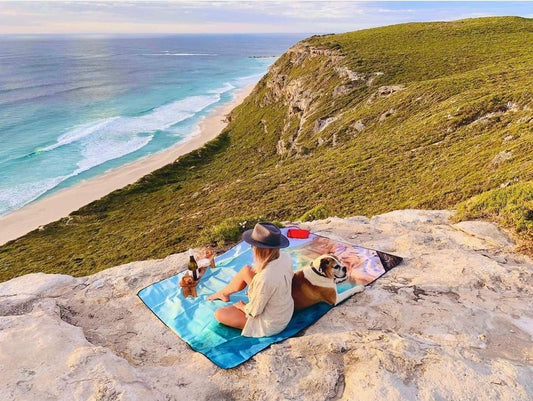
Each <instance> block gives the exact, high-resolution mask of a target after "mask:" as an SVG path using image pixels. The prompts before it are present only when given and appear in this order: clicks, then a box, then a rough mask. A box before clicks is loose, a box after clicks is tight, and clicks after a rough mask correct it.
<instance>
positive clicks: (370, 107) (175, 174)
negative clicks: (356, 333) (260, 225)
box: [0, 17, 533, 280]
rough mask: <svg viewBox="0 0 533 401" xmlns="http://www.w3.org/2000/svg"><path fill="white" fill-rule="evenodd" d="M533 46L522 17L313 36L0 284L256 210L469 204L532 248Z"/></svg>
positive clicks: (118, 256) (212, 235) (530, 25)
mask: <svg viewBox="0 0 533 401" xmlns="http://www.w3.org/2000/svg"><path fill="white" fill-rule="evenodd" d="M531 49H533V20H532V19H524V18H515V17H502V18H482V19H472V20H461V21H455V22H446V23H416V24H404V25H396V26H390V27H384V28H377V29H369V30H364V31H358V32H353V33H347V34H341V35H325V36H313V37H311V38H309V39H307V40H305V41H302V42H300V43H298V44H296V45H295V46H294V47H292V48H291V49H290V50H289V51H288V52H287V53H286V54H284V55H283V56H281V57H280V58H279V60H278V61H277V62H276V63H275V64H274V65H273V66H272V67H271V69H270V71H269V73H268V74H267V75H266V76H265V77H263V79H262V80H261V81H260V82H259V83H258V84H257V86H256V88H255V89H254V92H253V93H252V94H251V95H250V96H249V97H248V98H247V99H246V100H245V102H244V103H243V104H242V105H241V106H239V107H237V108H236V109H235V110H234V111H233V112H232V115H231V122H230V124H229V125H228V126H227V128H226V129H225V130H224V131H223V132H222V134H221V135H220V136H219V137H218V138H216V139H215V140H213V141H212V142H210V143H209V144H207V145H206V146H205V147H204V148H202V149H200V150H198V151H195V152H192V153H190V154H189V155H186V156H184V157H181V158H180V159H178V160H177V161H176V162H175V163H173V164H171V165H168V166H166V167H164V168H162V169H160V170H158V171H156V172H154V173H152V174H150V175H148V176H146V177H144V178H143V179H141V180H140V181H139V182H137V183H136V184H134V185H130V186H128V187H126V188H124V189H121V190H119V191H115V192H113V193H112V194H110V195H108V196H106V197H104V198H103V199H101V200H99V201H96V202H93V203H91V204H90V205H88V206H86V207H84V208H82V209H80V210H78V211H77V212H75V213H73V214H72V215H71V216H69V217H68V218H65V219H62V220H60V221H58V222H55V223H52V224H50V225H48V226H46V227H45V229H43V230H36V231H34V232H32V233H29V234H28V235H26V236H24V237H22V238H20V239H18V240H16V241H12V242H10V243H8V244H6V245H4V246H3V247H0V280H6V279H9V278H11V277H15V276H17V275H20V274H25V273H29V272H35V271H45V272H56V273H68V274H74V275H84V274H89V273H93V272H96V271H98V270H102V269H105V268H107V267H111V266H114V265H118V264H121V263H125V262H128V261H133V260H141V259H149V258H161V257H164V256H166V255H169V254H171V253H175V252H179V251H183V250H185V249H186V248H187V247H189V246H191V245H195V244H198V243H199V242H200V243H205V242H207V241H210V240H216V239H222V238H224V236H226V238H227V236H228V235H230V234H231V231H232V230H233V231H235V230H237V233H238V229H239V228H243V227H245V226H248V227H249V226H250V224H252V223H253V222H254V221H256V220H257V219H267V220H279V221H283V220H296V219H300V218H303V217H304V218H313V217H321V216H327V215H331V216H333V215H337V216H341V217H342V216H351V215H367V216H371V215H374V214H378V213H383V212H387V211H390V210H395V209H403V208H427V209H435V208H437V209H441V208H457V207H458V208H459V210H460V213H461V214H460V215H461V216H464V217H468V218H471V217H474V218H477V217H490V218H493V219H496V220H498V221H500V222H501V223H502V224H504V225H507V226H510V227H514V229H515V230H516V231H517V233H519V235H521V237H522V238H523V239H524V241H525V243H526V245H527V244H528V243H529V244H530V242H529V241H533V185H532V180H533V157H532V156H531V155H532V154H533V81H532V79H531V77H533V52H532V51H531ZM476 195H479V196H478V197H475V196H476ZM472 197H475V198H473V199H471V198H472ZM480 197H481V198H480ZM461 202H464V203H461ZM458 205H459V206H458ZM513 205H515V206H513ZM227 219H230V220H227ZM244 222H247V223H246V224H244ZM226 232H229V233H230V234H225V233H226Z"/></svg>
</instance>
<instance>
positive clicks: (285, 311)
mask: <svg viewBox="0 0 533 401" xmlns="http://www.w3.org/2000/svg"><path fill="white" fill-rule="evenodd" d="M243 240H244V241H246V242H247V243H249V244H250V245H251V246H252V252H253V256H254V262H253V267H252V266H244V267H243V268H242V269H241V270H240V271H239V273H237V275H236V276H235V277H234V278H233V279H232V280H231V282H230V283H229V284H228V285H227V286H226V287H224V288H223V289H222V290H220V291H218V292H216V293H214V294H213V295H211V296H209V297H208V298H207V299H208V300H210V301H212V300H215V299H220V300H222V301H224V302H228V301H229V298H230V295H231V294H233V293H235V292H237V291H241V290H242V289H244V288H245V287H246V286H247V285H248V286H249V288H248V299H249V302H248V303H247V304H246V303H244V302H243V301H239V302H237V303H235V304H233V305H231V306H226V307H223V308H219V309H217V310H216V311H215V318H216V319H217V320H218V321H219V322H220V323H223V324H225V325H227V326H231V327H235V328H238V329H242V335H243V336H246V337H264V336H271V335H274V334H277V333H279V332H280V331H282V330H283V329H284V328H285V327H286V326H287V324H288V323H289V320H291V317H292V313H293V311H294V301H293V300H292V295H291V284H292V276H293V268H292V259H291V257H290V255H288V254H286V253H281V252H280V248H285V247H287V246H289V240H288V239H287V238H286V237H285V236H284V235H282V234H281V232H280V230H279V228H278V227H276V226H275V225H274V224H271V223H257V224H256V225H255V227H254V229H253V230H248V231H246V232H244V234H243Z"/></svg>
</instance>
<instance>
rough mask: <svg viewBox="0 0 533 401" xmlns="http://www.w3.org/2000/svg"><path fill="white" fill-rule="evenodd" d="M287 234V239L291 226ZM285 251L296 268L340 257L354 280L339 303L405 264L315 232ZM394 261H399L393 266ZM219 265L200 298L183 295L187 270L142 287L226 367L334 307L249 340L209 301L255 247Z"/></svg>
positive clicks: (149, 300) (153, 305) (237, 249)
mask: <svg viewBox="0 0 533 401" xmlns="http://www.w3.org/2000/svg"><path fill="white" fill-rule="evenodd" d="M281 230H282V233H283V234H285V235H287V231H288V228H283V229H281ZM282 252H287V253H289V254H290V255H291V258H292V260H293V264H294V268H295V270H297V269H300V268H302V267H304V266H307V265H309V264H310V263H311V261H312V260H313V259H315V258H316V257H318V256H320V255H322V254H325V253H333V254H335V255H336V256H337V257H338V258H339V259H340V260H341V261H342V263H343V264H344V265H345V266H346V267H347V270H348V275H349V277H350V279H349V280H346V281H345V282H344V283H340V284H338V285H337V293H338V297H337V299H338V300H344V299H346V298H347V297H349V296H351V293H352V291H353V290H354V288H356V287H357V286H361V285H366V284H368V283H370V282H372V281H374V280H375V279H377V278H378V277H380V276H381V275H382V274H384V273H385V271H386V270H389V269H390V268H392V267H394V265H396V264H397V263H399V261H400V260H401V258H399V257H395V256H393V255H388V254H384V253H382V252H378V251H375V250H371V249H367V248H362V247H358V246H354V245H350V244H346V243H343V242H339V241H334V240H332V239H329V238H326V237H322V236H319V235H315V234H310V235H309V237H308V238H306V239H295V238H290V246H289V247H288V248H285V249H283V250H282ZM384 256H386V257H388V259H387V258H384ZM390 258H393V259H392V260H394V261H395V262H392V263H391V262H390V260H391V259H390ZM215 262H216V267H214V268H209V269H208V270H207V271H206V272H205V274H204V275H203V277H202V278H201V280H200V282H199V283H198V285H197V287H196V290H197V294H198V297H197V298H192V297H187V298H185V297H184V296H183V294H182V291H181V287H180V286H179V281H180V279H181V277H182V276H183V275H184V274H185V273H186V271H182V272H180V273H178V274H176V275H174V276H172V277H169V278H167V279H165V280H162V281H160V282H158V283H154V284H152V285H150V286H148V287H146V288H144V289H142V290H141V291H139V293H138V296H139V297H140V298H141V300H142V301H143V302H144V303H145V304H146V306H148V308H149V309H150V310H151V311H152V312H154V313H155V315H156V316H157V317H158V318H159V319H160V320H161V321H162V322H163V323H164V324H165V325H167V326H168V327H169V328H170V329H172V331H174V332H175V333H176V334H177V335H178V336H180V337H181V338H182V339H183V340H184V341H185V342H186V343H187V344H189V345H190V346H191V348H192V349H193V350H195V351H198V352H200V353H202V354H204V355H205V356H206V357H207V358H209V359H210V360H211V361H212V362H213V363H215V364H216V365H218V366H219V367H221V368H225V369H228V368H232V367H235V366H237V365H239V364H241V363H243V362H245V361H246V360H248V359H249V358H251V357H252V356H253V355H255V354H256V353H258V352H259V351H261V350H263V349H264V348H266V347H268V346H269V345H270V344H273V343H276V342H279V341H281V340H284V339H286V338H289V337H292V336H294V335H295V334H297V333H298V332H300V331H301V330H303V329H305V328H306V327H308V326H310V325H311V324H312V323H314V322H316V321H317V320H318V319H319V318H320V317H321V316H323V315H324V314H325V313H327V312H328V310H330V309H331V308H332V307H333V306H330V305H328V304H325V303H320V304H317V305H314V306H311V307H309V308H306V309H304V310H302V311H299V312H295V314H294V316H293V318H292V319H291V321H290V323H289V325H288V326H287V327H286V328H285V330H283V331H282V332H281V333H279V334H277V335H274V336H270V337H261V338H252V337H244V336H242V335H241V330H238V329H234V328H231V327H227V326H225V325H223V324H220V323H219V322H218V321H217V320H216V319H215V318H214V312H215V310H216V309H217V308H219V307H221V306H227V305H229V304H230V303H225V302H223V301H219V300H217V301H208V300H206V297H207V296H209V295H211V294H213V293H214V292H216V291H218V290H220V289H221V288H223V287H224V286H225V285H227V284H228V283H229V282H230V281H231V279H232V278H233V276H234V275H235V274H236V273H237V272H238V271H239V270H240V269H241V267H242V266H244V265H247V264H249V265H251V264H252V251H251V248H250V246H249V245H248V244H247V243H245V242H241V243H239V244H237V245H236V246H234V247H233V248H231V249H230V250H228V251H227V252H225V253H224V254H222V255H219V256H217V257H216V258H215ZM185 267H186V266H184V268H185ZM239 300H242V301H244V302H248V298H247V296H246V289H245V290H243V291H241V292H238V293H235V294H233V295H232V296H231V300H230V302H231V303H235V302H237V301H239Z"/></svg>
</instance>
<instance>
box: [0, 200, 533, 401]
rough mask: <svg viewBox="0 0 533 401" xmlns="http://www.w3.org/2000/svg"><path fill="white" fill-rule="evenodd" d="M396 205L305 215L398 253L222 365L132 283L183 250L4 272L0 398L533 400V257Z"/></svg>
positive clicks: (441, 216) (492, 233) (494, 233)
mask: <svg viewBox="0 0 533 401" xmlns="http://www.w3.org/2000/svg"><path fill="white" fill-rule="evenodd" d="M451 214H452V212H448V211H415V210H403V211H397V212H391V213H388V214H384V215H380V216H376V217H373V218H371V219H368V218H365V217H353V218H348V219H338V218H331V219H328V220H323V221H315V222H312V223H305V224H304V223H302V224H300V226H301V227H304V228H309V229H311V230H312V231H313V232H316V233H321V234H324V235H328V236H330V237H333V238H336V239H339V240H344V241H348V242H351V243H357V244H359V245H363V246H366V247H370V248H374V249H379V250H382V251H386V252H392V253H395V254H397V255H400V256H403V257H404V258H405V260H404V262H402V264H401V265H400V266H398V267H397V268H395V269H393V270H392V271H390V272H388V273H387V274H386V275H384V276H383V277H382V278H380V279H379V280H378V281H376V282H375V283H373V284H372V285H370V286H369V287H367V288H366V290H365V291H364V292H363V293H361V294H357V295H355V296H354V297H352V298H350V299H349V300H347V301H346V302H344V303H343V304H341V305H340V306H338V307H336V308H334V309H332V310H331V311H330V312H328V314H327V315H326V316H324V317H323V318H322V319H320V320H319V321H318V322H316V323H315V324H314V325H312V326H311V327H309V328H308V329H307V330H305V331H304V332H302V333H300V335H299V336H297V337H294V338H290V339H288V340H286V341H283V342H281V343H278V344H274V345H272V346H271V347H270V348H268V349H266V350H264V351H262V352H260V353H259V354H258V355H256V356H255V357H253V358H252V359H251V360H249V361H248V362H246V363H244V364H243V365H241V366H239V367H237V368H234V369H231V370H222V369H219V368H217V367H216V366H215V365H213V364H212V363H211V362H210V361H209V360H207V359H206V358H205V357H204V356H203V355H201V354H198V353H196V352H193V351H192V350H191V349H190V348H189V347H188V346H187V345H186V344H185V343H184V342H183V341H182V340H181V339H180V338H179V337H177V336H176V335H175V334H174V333H172V332H171V331H170V330H169V329H167V328H166V327H165V326H164V325H163V324H162V323H161V322H160V321H159V320H158V319H157V318H156V317H155V316H154V315H153V314H152V313H151V312H150V311H149V310H148V309H147V308H146V307H145V306H144V305H143V304H142V302H141V301H140V300H139V298H138V297H137V296H136V293H137V291H139V290H140V289H141V288H143V287H145V286H147V285H149V284H151V283H153V282H155V281H158V280H161V279H164V278H166V277H169V276H171V275H173V274H175V273H176V272H177V271H178V270H181V269H183V268H184V267H185V266H186V262H187V256H186V254H176V255H171V256H169V257H167V258H166V259H163V260H153V261H143V262H135V263H129V264H127V265H123V266H118V267H115V268H113V269H108V270H106V271H103V272H100V273H98V274H95V275H93V276H88V277H82V278H73V277H70V276H64V275H46V274H31V275H27V276H23V277H19V278H16V279H13V280H11V281H8V282H5V283H1V284H0V383H2V385H1V386H0V400H3V401H8V400H39V401H46V400H69V401H70V400H143V401H145V400H245V399H247V400H299V401H301V400H514V401H517V400H524V401H525V400H531V399H533V381H532V380H531V378H532V377H533V367H532V365H533V346H532V344H533V342H532V340H533V310H532V308H531V297H532V295H533V274H532V273H533V261H532V260H531V259H530V258H528V257H526V256H523V255H520V254H517V253H514V252H513V243H512V241H511V240H510V239H509V238H508V237H507V235H506V234H505V233H504V232H502V231H501V230H499V229H498V228H496V227H495V226H494V225H492V224H489V223H484V222H464V223H459V224H453V223H451V222H450V221H449V217H450V215H451Z"/></svg>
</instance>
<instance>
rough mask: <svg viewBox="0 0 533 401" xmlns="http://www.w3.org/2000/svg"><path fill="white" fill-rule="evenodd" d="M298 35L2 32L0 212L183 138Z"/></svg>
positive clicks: (264, 69) (262, 71)
mask: <svg viewBox="0 0 533 401" xmlns="http://www.w3.org/2000/svg"><path fill="white" fill-rule="evenodd" d="M304 36H305V35H294V34H292V35H281V34H279V35H266V34H265V35H257V34H255V35H229V34H228V35H172V36H168V35H167V36H148V35H142V36H131V35H128V36H102V35H99V36H98V35H92V36H74V37H66V36H0V216H2V215H6V214H9V213H10V212H12V211H14V210H17V209H19V208H21V207H22V206H24V205H26V204H28V203H30V202H32V201H35V200H38V199H40V198H42V197H44V196H47V195H49V194H51V193H53V192H55V191H57V190H60V189H63V188H67V187H70V186H73V185H75V184H76V183H78V182H79V181H80V180H84V179H87V178H90V177H94V176H97V175H99V174H102V173H104V172H105V171H107V170H109V169H112V168H116V167H119V166H121V165H123V164H125V163H129V162H131V161H134V160H137V159H139V158H142V157H144V156H147V155H150V154H154V153H158V152H161V151H163V150H165V149H168V148H170V147H172V146H174V145H176V144H178V143H179V142H181V141H183V140H186V139H187V138H188V137H190V136H191V135H194V134H195V133H197V132H198V128H199V123H200V122H201V121H202V119H203V118H204V117H205V116H206V115H207V114H208V113H209V112H210V111H212V110H213V108H215V107H217V106H219V105H222V104H224V103H226V102H229V101H231V100H232V99H233V95H234V93H235V91H237V90H238V89H240V88H242V87H244V86H247V85H249V84H251V83H254V82H257V81H258V80H259V79H260V77H261V76H263V75H264V74H265V73H266V72H267V69H268V67H269V66H270V65H271V64H272V63H273V62H274V61H275V60H276V58H277V57H278V56H279V55H281V54H282V53H283V52H285V51H286V50H287V49H288V48H289V47H290V46H292V45H293V44H295V43H296V42H297V41H299V40H301V39H303V38H304Z"/></svg>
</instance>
